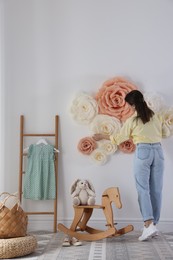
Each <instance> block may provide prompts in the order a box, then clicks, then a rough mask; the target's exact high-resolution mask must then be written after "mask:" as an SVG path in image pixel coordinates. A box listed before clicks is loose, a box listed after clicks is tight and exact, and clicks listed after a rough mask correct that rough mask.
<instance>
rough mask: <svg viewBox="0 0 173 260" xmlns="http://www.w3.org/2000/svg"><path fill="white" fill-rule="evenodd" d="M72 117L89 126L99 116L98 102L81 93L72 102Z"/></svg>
mask: <svg viewBox="0 0 173 260" xmlns="http://www.w3.org/2000/svg"><path fill="white" fill-rule="evenodd" d="M70 112H71V115H72V117H73V119H74V120H75V121H77V122H78V123H80V124H85V125H86V124H89V123H90V122H91V121H92V120H93V118H94V117H95V116H96V115H97V114H98V104H97V101H96V100H95V99H94V98H93V97H91V96H89V95H88V94H86V93H80V94H78V95H77V96H76V98H75V99H74V100H73V102H72V106H71V110H70Z"/></svg>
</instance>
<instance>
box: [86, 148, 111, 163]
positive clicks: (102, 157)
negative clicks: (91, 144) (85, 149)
mask: <svg viewBox="0 0 173 260" xmlns="http://www.w3.org/2000/svg"><path fill="white" fill-rule="evenodd" d="M90 158H91V160H92V161H93V162H94V163H96V164H97V165H103V164H105V163H106V162H107V160H108V156H107V154H106V152H105V151H104V150H102V149H99V148H97V149H95V150H94V151H93V152H92V153H91V154H90Z"/></svg>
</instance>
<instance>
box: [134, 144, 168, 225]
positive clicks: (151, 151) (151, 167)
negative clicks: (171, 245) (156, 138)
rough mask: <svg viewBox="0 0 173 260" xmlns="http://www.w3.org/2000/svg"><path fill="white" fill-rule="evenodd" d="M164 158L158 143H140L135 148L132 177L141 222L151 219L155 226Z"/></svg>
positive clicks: (159, 206) (159, 205) (160, 194)
mask: <svg viewBox="0 0 173 260" xmlns="http://www.w3.org/2000/svg"><path fill="white" fill-rule="evenodd" d="M163 171H164V157H163V151H162V146H161V144H160V143H154V144H147V143H140V144H137V146H136V151H135V157H134V175H135V181H136V188H137V192H138V202H139V207H140V211H141V214H142V217H143V220H144V221H146V220H150V219H152V220H153V222H154V224H157V223H158V221H159V218H160V210H161V201H162V187H163Z"/></svg>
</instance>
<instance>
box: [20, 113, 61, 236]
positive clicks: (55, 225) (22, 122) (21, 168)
mask: <svg viewBox="0 0 173 260" xmlns="http://www.w3.org/2000/svg"><path fill="white" fill-rule="evenodd" d="M58 120H59V116H58V115H56V116H55V133H53V134H45V133H41V134H35V133H24V116H23V115H21V116H20V149H19V152H20V154H19V191H18V192H19V198H20V202H21V201H22V194H23V191H22V182H23V174H24V173H25V172H24V171H23V158H24V156H27V153H24V147H23V144H24V138H25V137H38V136H40V137H44V136H45V137H46V136H47V137H54V138H55V146H54V147H55V148H56V149H58ZM55 187H56V189H55V190H56V192H55V199H54V209H53V211H47V212H26V214H27V215H53V216H54V221H53V230H54V232H55V233H56V232H57V207H58V205H57V203H58V154H57V153H55Z"/></svg>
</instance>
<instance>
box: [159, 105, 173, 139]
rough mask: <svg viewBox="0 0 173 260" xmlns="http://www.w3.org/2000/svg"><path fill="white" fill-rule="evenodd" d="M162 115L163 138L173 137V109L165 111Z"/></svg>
mask: <svg viewBox="0 0 173 260" xmlns="http://www.w3.org/2000/svg"><path fill="white" fill-rule="evenodd" d="M161 115H162V117H163V131H162V135H163V137H168V136H170V135H173V107H170V108H167V109H165V110H163V111H162V114H161Z"/></svg>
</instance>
